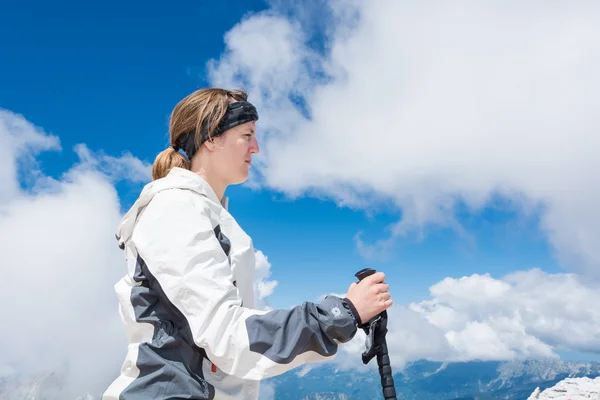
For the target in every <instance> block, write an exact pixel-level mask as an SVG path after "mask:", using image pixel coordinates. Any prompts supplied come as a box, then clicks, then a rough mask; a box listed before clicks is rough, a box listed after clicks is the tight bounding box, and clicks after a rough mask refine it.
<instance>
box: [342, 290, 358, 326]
mask: <svg viewBox="0 0 600 400" xmlns="http://www.w3.org/2000/svg"><path fill="white" fill-rule="evenodd" d="M342 301H343V302H344V303H345V304H346V305H348V308H350V311H351V312H352V316H353V317H354V320H355V321H356V324H357V326H361V325H362V321H361V320H360V315H359V314H358V311H356V307H354V304H352V302H351V301H350V300H349V299H348V298H347V297H344V298H343V299H342Z"/></svg>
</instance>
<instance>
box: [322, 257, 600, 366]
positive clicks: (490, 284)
mask: <svg viewBox="0 0 600 400" xmlns="http://www.w3.org/2000/svg"><path fill="white" fill-rule="evenodd" d="M430 293H431V299H429V300H426V301H422V302H419V303H412V304H410V305H409V306H408V307H405V306H402V305H396V304H395V305H393V306H392V307H391V308H390V309H389V311H388V316H389V323H388V329H389V333H388V335H387V342H388V347H389V352H390V358H391V360H392V365H393V366H394V367H395V368H402V367H403V366H404V365H405V364H406V363H407V362H410V361H415V360H419V359H429V360H435V361H470V360H514V359H539V358H555V357H557V354H556V351H558V350H574V351H582V352H586V351H597V349H598V347H599V346H600V335H598V334H596V333H595V332H599V331H600V311H599V310H598V309H597V308H595V307H592V305H594V304H598V301H600V294H599V293H598V291H597V289H596V288H595V287H591V286H589V285H588V284H587V283H586V282H583V281H582V280H581V278H580V277H578V276H577V275H574V274H546V273H545V272H542V271H540V270H537V269H532V270H529V271H520V272H516V273H513V274H510V275H507V276H504V277H502V278H499V279H495V278H493V277H491V276H490V275H488V274H486V275H471V276H466V277H462V278H460V279H454V278H446V279H444V280H443V281H441V282H438V283H436V284H435V285H433V286H431V288H430ZM364 339H365V335H364V333H363V332H362V331H359V333H358V334H357V335H356V337H355V338H354V339H353V340H352V341H351V342H350V343H349V344H346V345H344V346H342V349H341V350H342V351H341V355H340V358H339V359H338V360H335V361H334V362H335V363H337V364H339V365H340V368H361V367H360V365H359V364H360V362H361V361H360V353H362V351H364ZM374 365H375V363H374Z"/></svg>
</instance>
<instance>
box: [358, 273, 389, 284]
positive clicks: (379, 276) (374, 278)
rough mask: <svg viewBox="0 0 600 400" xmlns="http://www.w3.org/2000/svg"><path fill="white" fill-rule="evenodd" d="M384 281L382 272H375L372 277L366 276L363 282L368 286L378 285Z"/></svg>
mask: <svg viewBox="0 0 600 400" xmlns="http://www.w3.org/2000/svg"><path fill="white" fill-rule="evenodd" d="M384 279H385V274H384V273H383V272H375V273H374V274H373V275H370V276H367V277H366V278H365V279H363V281H367V282H368V283H369V284H374V283H380V282H383V281H384Z"/></svg>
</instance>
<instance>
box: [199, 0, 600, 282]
mask: <svg viewBox="0 0 600 400" xmlns="http://www.w3.org/2000/svg"><path fill="white" fill-rule="evenodd" d="M277 4H278V6H277V7H276V8H274V9H272V10H270V11H269V12H267V13H262V14H258V15H255V16H252V17H249V18H247V19H245V20H244V21H242V22H241V23H240V24H238V25H237V26H235V27H234V28H233V29H232V30H231V31H230V32H229V33H228V35H227V37H226V44H227V51H226V52H225V53H224V54H223V55H222V57H221V58H220V59H219V60H217V61H215V62H213V63H211V64H210V71H211V83H212V84H214V85H220V86H226V87H239V86H243V87H245V88H247V89H248V90H249V92H250V94H251V101H253V102H254V103H256V104H257V106H258V108H259V113H260V115H261V120H260V121H259V127H260V130H261V137H260V140H261V146H262V154H261V155H260V156H259V157H257V158H258V159H259V163H257V166H258V167H259V170H260V172H261V174H260V176H259V177H258V178H257V180H258V181H260V182H261V183H262V184H265V185H268V186H270V187H272V188H276V189H278V190H281V191H284V192H287V193H288V194H290V195H292V196H294V195H301V194H304V193H307V192H308V193H312V194H315V193H318V194H320V195H326V196H330V197H332V198H335V199H337V200H338V201H339V202H340V203H342V204H348V205H352V206H358V207H365V208H372V207H374V205H375V204H377V202H378V201H386V200H392V201H394V202H395V204H396V205H397V206H398V207H399V208H401V209H402V215H403V217H402V220H401V221H399V222H398V223H397V224H396V225H395V226H393V227H392V237H397V236H398V235H404V234H407V233H411V232H417V233H422V232H424V231H423V229H425V228H426V227H427V226H428V224H440V225H442V226H446V227H450V228H452V229H457V230H458V231H459V232H460V233H461V234H463V232H461V227H460V225H459V224H458V221H457V220H456V218H455V215H454V209H455V206H456V205H457V204H458V202H460V203H464V204H466V205H467V206H468V207H470V208H471V210H472V211H473V212H478V211H481V209H482V208H483V207H485V206H489V205H490V204H492V203H493V202H494V201H495V199H497V198H498V197H500V198H502V197H504V198H507V199H509V200H510V201H511V203H510V204H511V206H513V207H514V208H515V210H518V211H519V210H520V211H523V212H526V215H534V216H537V215H538V214H537V213H538V212H539V213H540V214H539V216H540V227H541V229H543V230H544V231H545V233H546V234H547V236H548V239H549V241H550V242H551V243H552V244H553V245H554V246H555V247H556V249H557V250H558V254H559V256H560V257H561V259H562V260H563V261H564V262H565V265H569V266H570V267H572V268H579V270H580V271H584V272H586V273H588V274H590V275H592V274H597V272H598V270H599V269H598V268H596V267H597V266H598V265H599V264H600V253H599V252H598V251H597V250H596V249H597V248H598V246H600V228H599V227H600V211H598V207H597V206H596V205H597V204H599V203H600V175H598V174H597V173H596V171H598V170H600V158H599V157H598V154H599V153H600V135H598V129H599V128H600V116H599V114H598V113H597V111H596V109H597V108H598V105H599V104H600V101H599V100H600V79H599V78H598V76H597V73H596V71H597V70H598V68H600V42H598V41H597V40H595V38H597V37H598V36H600V26H599V25H598V24H597V21H598V19H599V18H600V3H598V2H594V1H577V2H568V3H564V2H539V1H534V2H529V3H527V4H522V3H519V4H517V3H502V4H500V3H498V4H492V3H485V4H482V3H481V2H461V3H451V4H450V3H449V4H436V5H435V6H432V5H430V4H428V3H424V2H416V1H413V2H408V1H404V2H397V1H393V0H380V1H369V2H357V1H344V0H338V1H331V2H329V3H328V4H330V5H331V9H326V7H321V11H320V12H319V14H313V20H315V19H316V20H319V19H323V18H325V19H326V21H325V22H323V23H322V24H321V25H319V24H312V25H311V24H308V25H307V24H305V23H306V21H308V20H310V19H309V18H306V15H305V13H301V14H300V16H299V17H297V18H296V16H297V14H295V13H296V12H297V9H295V8H294V9H291V10H289V9H285V8H284V6H281V4H280V3H277ZM307 26H309V27H310V28H306V27H307ZM315 26H316V27H317V28H321V27H322V26H326V27H327V30H326V31H325V32H326V35H327V36H326V42H325V46H323V50H319V51H316V50H315V48H316V47H311V45H309V43H312V42H310V41H311V40H312V41H313V42H314V41H315V39H316V40H317V41H318V39H319V38H321V39H322V35H321V36H319V34H320V33H321V32H317V33H316V34H315V32H314V31H312V30H311V29H314V28H315ZM266 43H273V45H272V46H267V45H266ZM291 99H300V101H301V104H302V105H303V107H304V108H306V109H307V112H308V114H309V115H310V118H307V117H305V116H304V114H303V110H302V108H299V107H296V106H295V105H294V102H293V101H292V100H291ZM309 154H310V156H309ZM531 212H534V213H533V214H528V213H531ZM359 243H361V242H360V241H359ZM390 243H392V242H390V241H383V242H381V243H376V244H375V245H374V247H372V248H371V247H369V245H367V244H363V243H361V249H362V250H363V251H364V252H365V253H366V254H368V253H373V251H375V253H376V252H377V251H381V250H385V249H386V247H387V246H386V245H389V244H390Z"/></svg>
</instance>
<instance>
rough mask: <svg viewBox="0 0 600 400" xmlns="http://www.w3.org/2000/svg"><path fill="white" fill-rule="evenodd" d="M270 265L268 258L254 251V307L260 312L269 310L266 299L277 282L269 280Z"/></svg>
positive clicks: (260, 252)
mask: <svg viewBox="0 0 600 400" xmlns="http://www.w3.org/2000/svg"><path fill="white" fill-rule="evenodd" d="M270 277H271V263H270V262H269V258H268V257H267V256H265V255H264V253H263V252H262V251H260V250H258V251H256V270H255V271H254V296H255V298H256V304H255V307H256V308H258V309H260V310H271V307H270V306H269V305H268V304H267V300H266V298H267V297H269V296H270V295H272V294H273V291H274V290H275V288H276V287H277V284H278V283H279V282H277V281H274V280H270V279H269V278H270Z"/></svg>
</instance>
